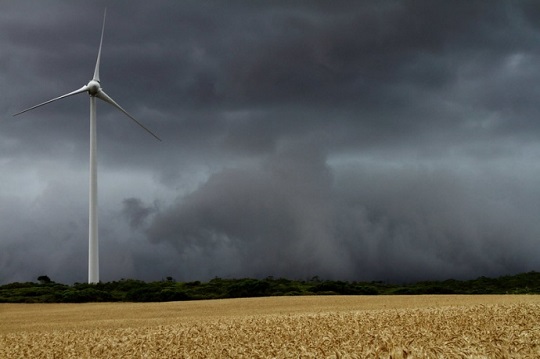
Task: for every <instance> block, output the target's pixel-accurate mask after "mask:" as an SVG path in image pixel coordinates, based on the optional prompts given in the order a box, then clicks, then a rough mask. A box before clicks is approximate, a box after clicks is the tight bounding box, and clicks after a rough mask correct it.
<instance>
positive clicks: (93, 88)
mask: <svg viewBox="0 0 540 359" xmlns="http://www.w3.org/2000/svg"><path fill="white" fill-rule="evenodd" d="M86 86H88V94H89V95H90V96H95V95H96V94H97V93H98V92H99V90H100V89H101V86H100V84H99V82H97V81H96V80H91V81H90V82H89V83H88V85H86Z"/></svg>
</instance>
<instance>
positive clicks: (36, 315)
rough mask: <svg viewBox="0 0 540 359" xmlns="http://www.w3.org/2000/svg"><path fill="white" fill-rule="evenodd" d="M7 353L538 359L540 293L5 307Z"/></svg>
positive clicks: (1, 327) (0, 352)
mask: <svg viewBox="0 0 540 359" xmlns="http://www.w3.org/2000/svg"><path fill="white" fill-rule="evenodd" d="M0 323H1V324H0V358H539V357H540V297H538V296H534V295H503V296H488V295H485V296H457V295H436V296H431V295H426V296H310V297H272V298H245V299H227V300H209V301H193V302H169V303H151V304H141V303H90V304H0Z"/></svg>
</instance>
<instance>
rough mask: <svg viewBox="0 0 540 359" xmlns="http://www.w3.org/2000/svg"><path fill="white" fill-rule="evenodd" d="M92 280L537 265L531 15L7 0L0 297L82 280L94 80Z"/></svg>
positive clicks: (383, 4)
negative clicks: (44, 279) (97, 272)
mask: <svg viewBox="0 0 540 359" xmlns="http://www.w3.org/2000/svg"><path fill="white" fill-rule="evenodd" d="M105 6H107V7H108V10H107V11H108V15H107V16H108V17H107V24H106V30H105V39H104V45H103V53H102V66H101V77H102V86H103V87H104V89H105V90H106V91H107V93H108V94H109V95H110V96H111V97H113V98H114V99H115V100H116V101H118V102H119V103H120V104H121V105H122V106H123V107H124V108H126V109H127V110H128V111H129V112H130V113H131V114H133V115H134V116H135V117H136V118H137V119H138V120H140V121H141V122H142V123H144V124H145V125H146V126H148V127H149V128H151V129H152V130H153V131H154V132H156V133H157V134H158V135H159V136H160V137H161V138H163V139H164V141H163V142H162V143H159V142H157V141H155V140H154V139H153V138H151V136H148V134H146V133H145V132H144V131H140V129H139V128H138V127H137V126H134V125H133V124H132V123H130V120H129V119H128V118H126V117H125V116H123V114H121V113H119V112H117V111H115V110H114V109H113V108H112V107H111V106H109V105H108V104H105V103H98V121H99V125H98V132H99V134H98V151H99V153H98V156H99V191H100V192H99V198H100V208H99V215H100V238H101V239H100V240H101V242H100V245H101V278H102V280H105V281H108V280H116V279H120V278H127V277H129V278H138V279H144V280H159V279H162V278H165V277H167V276H173V277H174V278H176V279H179V280H205V279H209V278H212V277H215V276H222V277H266V276H284V277H291V278H310V277H312V276H315V275H318V276H320V277H322V278H335V279H347V280H388V281H411V280H420V279H444V278H452V277H453V278H471V277H478V276H481V275H501V274H511V273H516V272H521V271H528V270H537V269H538V266H539V264H540V263H539V261H538V259H537V256H536V255H535V253H537V251H538V244H537V238H538V237H539V234H540V226H539V225H538V224H537V222H538V221H537V218H536V213H538V209H539V207H540V205H539V204H540V191H539V190H538V189H537V186H536V179H537V178H538V177H539V175H540V166H539V165H538V160H537V159H538V155H539V154H540V146H539V145H538V143H539V141H538V140H539V137H540V128H539V126H538V121H537V119H538V118H539V115H540V111H539V110H540V107H539V106H538V101H537V99H538V98H539V95H540V93H539V91H538V86H537V83H538V81H540V71H539V70H538V67H537V66H536V64H537V63H538V60H539V49H540V40H539V39H540V37H539V36H538V35H539V24H540V6H539V5H537V4H536V3H535V2H532V1H520V2H510V1H498V2H490V3H489V4H488V3H486V2H483V1H467V2H433V1H377V2H374V1H356V2H347V1H338V2H331V3H330V2H325V1H320V2H319V1H311V2H290V1H287V2H280V1H278V2H268V3H250V2H244V1H230V2H226V3H222V2H214V1H208V2H203V3H201V2H180V3H179V2H176V1H170V0H162V1H154V2H152V3H151V4H150V3H146V2H143V1H135V2H133V1H130V2H128V1H117V2H113V3H110V4H109V3H108V2H106V1H97V2H93V3H91V4H90V3H67V4H66V3H63V2H49V3H47V4H46V5H45V4H42V3H41V2H39V1H26V2H24V3H16V2H6V3H5V4H3V11H2V14H0V32H1V33H3V34H5V36H3V37H2V38H0V44H1V45H2V49H3V51H2V53H1V54H0V79H1V80H2V82H3V83H4V84H5V85H6V86H9V87H8V90H6V91H4V95H3V97H2V98H1V99H0V111H1V112H0V184H1V186H0V228H1V229H2V230H1V231H0V283H7V282H12V281H27V280H35V278H37V276H39V275H49V276H50V277H51V278H52V279H53V280H58V281H63V282H74V281H80V282H82V281H86V275H87V274H86V271H87V269H86V265H87V264H86V261H87V212H88V210H87V201H88V199H87V187H88V179H87V173H88V169H87V168H88V119H87V117H88V98H87V96H84V95H80V96H78V97H73V98H69V99H66V100H64V101H62V102H58V103H54V104H50V105H48V106H47V107H43V108H40V109H36V110H35V111H32V112H29V113H27V114H24V115H23V116H20V117H17V118H13V117H11V114H12V113H14V112H17V111H18V110H21V109H23V108H25V107H27V106H31V105H33V104H36V103H39V102H41V101H44V100H46V99H48V98H52V97H55V96H58V95H61V94H63V93H67V92H69V91H72V90H75V89H77V88H79V87H80V86H82V85H83V84H85V83H87V82H88V80H89V78H90V77H91V75H92V73H93V67H94V63H95V58H96V55H97V54H96V51H97V46H98V44H99V31H100V27H101V19H102V11H103V8H104V7H105Z"/></svg>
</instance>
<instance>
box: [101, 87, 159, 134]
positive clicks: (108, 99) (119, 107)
mask: <svg viewBox="0 0 540 359" xmlns="http://www.w3.org/2000/svg"><path fill="white" fill-rule="evenodd" d="M96 97H97V98H99V99H100V100H103V101H105V102H108V103H110V104H111V105H113V106H114V107H116V108H117V109H119V110H120V111H122V112H123V113H124V114H125V115H126V116H127V117H129V118H130V119H132V120H133V121H134V122H135V123H136V124H137V125H139V126H141V127H142V128H143V129H144V130H145V131H146V132H148V133H149V134H151V135H152V136H154V137H155V138H156V139H157V140H158V141H160V142H161V138H159V137H158V136H156V135H155V134H154V133H153V132H152V131H150V130H149V129H148V128H146V127H145V126H144V125H143V124H142V123H140V122H139V121H137V120H136V119H135V118H134V117H133V116H131V115H130V114H129V113H128V112H127V111H126V110H124V109H123V108H122V107H121V106H120V105H119V104H117V103H116V102H115V101H114V100H113V99H112V98H110V97H109V95H107V94H106V93H105V92H104V91H103V90H100V91H99V92H98V93H97V94H96Z"/></svg>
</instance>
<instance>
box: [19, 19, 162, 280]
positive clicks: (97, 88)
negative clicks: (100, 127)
mask: <svg viewBox="0 0 540 359" xmlns="http://www.w3.org/2000/svg"><path fill="white" fill-rule="evenodd" d="M106 15H107V9H105V13H104V14H103V26H102V28H101V40H100V42H99V50H98V55H97V61H96V68H95V69H94V77H93V78H92V80H90V81H89V82H88V84H86V85H84V86H83V87H81V88H80V89H78V90H75V91H73V92H70V93H68V94H65V95H62V96H59V97H55V98H53V99H52V100H49V101H45V102H43V103H40V104H39V105H35V106H32V107H30V108H27V109H26V110H23V111H21V112H18V113H16V114H14V115H13V116H17V115H20V114H22V113H25V112H27V111H30V110H33V109H35V108H37V107H40V106H43V105H46V104H49V103H51V102H54V101H57V100H61V99H63V98H66V97H69V96H73V95H77V94H80V93H83V92H87V93H88V94H89V95H90V188H89V205H88V208H89V213H88V226H89V228H88V283H98V282H99V241H98V217H97V149H96V143H97V142H96V97H97V98H98V99H100V100H103V101H105V102H107V103H109V104H111V105H112V106H114V107H116V108H117V109H118V110H120V111H122V112H123V113H124V114H125V115H126V116H127V117H129V118H130V119H131V120H133V121H134V122H135V123H136V124H137V125H139V126H140V127H142V128H143V129H144V130H145V131H146V132H148V133H149V134H151V135H152V136H154V137H155V138H156V139H157V140H159V141H161V139H160V138H159V137H158V136H156V135H155V134H154V133H153V132H152V131H150V130H149V129H148V128H146V127H145V126H144V125H143V124H142V123H140V122H139V121H137V120H136V119H135V118H134V117H133V116H131V115H130V114H129V113H128V112H127V111H126V110H124V109H123V108H122V107H121V106H120V105H119V104H117V103H116V102H115V101H114V100H113V99H112V98H111V97H109V95H107V94H106V93H105V92H104V91H103V89H102V88H101V83H100V78H99V61H100V58H101V46H102V45H103V33H104V31H105V17H106Z"/></svg>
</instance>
